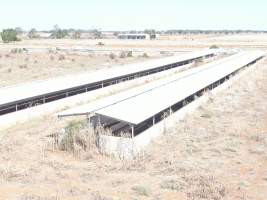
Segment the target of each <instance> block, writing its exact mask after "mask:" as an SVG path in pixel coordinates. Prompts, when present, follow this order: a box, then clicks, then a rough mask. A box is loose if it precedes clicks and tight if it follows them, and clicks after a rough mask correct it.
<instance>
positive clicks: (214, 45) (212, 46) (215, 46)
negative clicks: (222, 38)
mask: <svg viewBox="0 0 267 200" xmlns="http://www.w3.org/2000/svg"><path fill="white" fill-rule="evenodd" d="M219 48H220V47H219V46H218V45H216V44H213V45H211V46H210V49H219Z"/></svg>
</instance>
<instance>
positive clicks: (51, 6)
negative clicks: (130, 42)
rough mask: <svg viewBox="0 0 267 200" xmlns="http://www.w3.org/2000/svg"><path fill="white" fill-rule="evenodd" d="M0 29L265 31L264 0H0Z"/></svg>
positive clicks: (265, 5) (266, 2)
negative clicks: (56, 25)
mask: <svg viewBox="0 0 267 200" xmlns="http://www.w3.org/2000/svg"><path fill="white" fill-rule="evenodd" d="M0 9H1V10H0V29H2V28H8V27H17V26H20V27H22V28H24V29H30V28H32V27H35V28H37V29H38V30H40V29H52V27H53V25H55V24H58V25H59V26H60V27H61V28H82V29H90V28H102V30H134V29H137V30H143V29H145V28H155V29H158V30H166V29H253V30H267V0H42V1H40V0H0Z"/></svg>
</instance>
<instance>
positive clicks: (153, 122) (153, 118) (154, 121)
mask: <svg viewBox="0 0 267 200" xmlns="http://www.w3.org/2000/svg"><path fill="white" fill-rule="evenodd" d="M154 125H155V116H153V126H154Z"/></svg>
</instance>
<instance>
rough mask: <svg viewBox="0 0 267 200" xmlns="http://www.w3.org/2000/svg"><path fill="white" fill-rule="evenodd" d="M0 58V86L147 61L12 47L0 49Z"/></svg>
mask: <svg viewBox="0 0 267 200" xmlns="http://www.w3.org/2000/svg"><path fill="white" fill-rule="evenodd" d="M0 55H1V56H0V66H1V67H0V87H3V86H9V85H12V84H18V83H23V82H29V81H33V80H40V79H47V78H52V77H56V76H62V75H67V74H75V73H81V72H89V71H95V70H99V69H105V68H109V67H111V66H114V65H121V64H126V63H132V62H141V61H144V60H146V59H147V58H138V57H136V56H133V57H131V56H125V58H124V59H119V60H117V59H115V57H114V58H110V57H109V55H106V54H103V53H101V54H95V53H94V52H88V53H84V52H71V51H70V52H64V51H62V50H53V51H52V50H47V49H42V50H36V51H35V50H31V51H25V50H23V48H12V49H11V50H1V48H0ZM113 55H115V54H113ZM154 58H155V57H154ZM22 69H23V70H22Z"/></svg>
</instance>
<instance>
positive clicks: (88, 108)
mask: <svg viewBox="0 0 267 200" xmlns="http://www.w3.org/2000/svg"><path fill="white" fill-rule="evenodd" d="M243 54H244V53H239V54H235V55H233V56H229V57H226V58H223V59H220V60H216V61H214V62H211V63H208V64H205V65H202V66H199V67H196V68H192V69H189V70H186V71H183V72H180V73H178V74H174V75H172V76H169V77H165V78H163V79H160V80H156V81H153V82H151V83H148V84H145V85H142V86H138V87H135V88H132V89H129V90H127V91H123V92H120V93H118V94H115V95H111V96H109V97H105V98H102V99H100V100H97V101H94V102H90V103H88V104H85V105H81V106H77V107H75V108H72V109H68V110H66V111H63V112H61V113H59V114H58V116H59V117H64V116H73V115H87V114H89V113H92V112H95V111H97V110H99V109H101V108H105V107H107V106H110V105H113V104H116V103H118V102H121V101H125V100H127V99H129V98H132V97H135V96H137V95H141V94H143V93H145V92H148V91H150V90H154V89H157V88H159V87H163V86H164V85H166V84H171V83H173V82H174V81H178V80H180V79H182V78H184V77H187V76H189V75H191V74H194V73H197V72H199V71H202V70H205V69H207V68H209V67H214V66H216V65H218V64H220V63H223V62H226V61H227V60H231V59H237V58H238V57H240V56H242V55H243Z"/></svg>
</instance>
